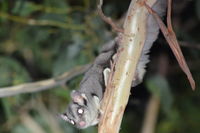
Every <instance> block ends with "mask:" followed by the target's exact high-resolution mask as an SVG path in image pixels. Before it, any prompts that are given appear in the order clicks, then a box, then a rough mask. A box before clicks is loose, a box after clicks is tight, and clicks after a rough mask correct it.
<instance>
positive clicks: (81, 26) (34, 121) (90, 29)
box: [0, 0, 200, 133]
mask: <svg viewBox="0 0 200 133" xmlns="http://www.w3.org/2000/svg"><path fill="white" fill-rule="evenodd" d="M129 3H130V1H129V0H123V1H121V0H106V1H105V3H104V6H103V9H104V12H105V13H106V15H108V16H110V17H112V18H113V20H114V21H115V22H116V23H118V24H119V26H121V25H122V21H121V19H122V17H123V15H124V14H125V12H126V11H127V9H128V5H129ZM96 5H97V1H94V0H0V87H6V86H13V85H18V84H21V83H26V82H34V81H39V80H43V79H47V78H51V77H53V76H57V75H59V74H62V73H63V72H66V71H69V70H71V69H73V68H74V67H75V66H80V65H83V64H88V63H90V62H92V61H93V60H94V58H95V57H96V56H97V54H98V51H99V49H100V47H101V46H102V45H103V44H104V43H105V42H106V41H108V40H110V39H112V38H113V37H114V36H115V35H116V33H115V32H113V31H112V29H111V28H110V26H109V25H108V24H106V23H104V22H103V21H102V20H101V18H100V17H99V16H98V14H97V11H96ZM172 19H173V26H174V30H175V33H176V35H177V38H178V40H179V41H180V44H181V48H182V51H183V54H184V56H185V58H186V61H187V63H188V65H189V67H190V69H191V72H192V74H193V76H194V79H195V81H196V91H192V90H191V87H190V85H189V82H188V80H187V77H186V76H185V75H184V73H183V72H182V71H181V69H180V67H179V66H178V64H177V61H176V60H175V58H174V56H173V54H172V52H171V50H170V49H169V46H168V45H167V43H166V42H165V39H164V38H163V36H162V35H160V36H159V39H158V40H157V41H156V43H155V45H154V46H153V48H152V50H151V63H149V64H148V69H147V75H146V76H145V79H144V82H143V84H141V85H139V86H138V87H136V88H134V89H132V92H131V94H132V95H131V96H130V100H129V104H128V106H127V109H126V112H125V115H124V119H123V123H122V128H121V132H122V133H138V132H140V131H141V128H142V125H143V119H144V114H146V111H147V110H146V105H147V103H148V101H149V99H150V98H151V95H153V96H158V97H159V98H160V100H159V101H160V103H161V104H160V108H159V113H158V116H157V117H158V121H157V124H156V127H155V132H156V133H199V131H200V114H199V112H200V106H199V104H200V97H199V94H200V93H199V92H200V90H199V89H200V88H199V81H200V74H199V73H200V70H199V68H200V61H199V58H200V43H199V42H200V23H199V22H200V1H199V0H174V3H173V18H172ZM81 78H82V75H80V76H78V77H77V78H75V79H73V80H71V81H70V82H68V83H66V86H61V87H57V88H53V89H50V90H46V91H42V92H37V93H31V94H30V93H28V94H20V95H16V96H12V97H7V98H1V99H0V133H64V132H66V133H77V132H79V133H84V132H85V133H86V132H89V133H93V132H94V133H95V132H96V127H92V128H89V129H86V130H77V129H75V128H73V127H72V126H71V125H69V124H67V123H65V122H64V121H62V120H60V119H59V118H57V114H58V113H60V112H63V111H64V110H65V108H66V106H67V104H68V102H69V101H70V97H69V95H70V91H71V90H72V89H77V88H78V86H79V82H80V80H81ZM27 89H28V88H27Z"/></svg>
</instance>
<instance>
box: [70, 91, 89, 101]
mask: <svg viewBox="0 0 200 133" xmlns="http://www.w3.org/2000/svg"><path fill="white" fill-rule="evenodd" d="M71 97H72V100H73V102H75V103H78V104H79V105H84V100H87V97H86V96H85V94H84V93H80V92H78V91H76V90H73V91H72V92H71Z"/></svg>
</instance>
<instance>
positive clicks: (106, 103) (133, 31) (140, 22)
mask: <svg viewBox="0 0 200 133" xmlns="http://www.w3.org/2000/svg"><path fill="white" fill-rule="evenodd" d="M142 2H143V0H132V1H131V4H130V6H129V11H128V13H127V16H126V19H125V23H124V34H122V39H121V41H120V46H121V47H120V48H119V51H118V58H117V62H116V65H115V71H114V72H113V74H112V75H113V77H112V81H111V82H110V83H109V85H108V87H107V88H106V92H105V95H104V99H103V102H102V112H103V116H102V119H101V121H100V124H99V133H118V132H119V129H120V125H121V121H122V116H123V113H124V110H125V107H126V105H127V102H128V98H129V95H130V88H131V83H132V80H133V77H134V73H135V70H136V66H137V63H138V60H139V58H140V55H141V51H142V48H143V46H144V42H145V39H146V34H145V33H146V22H147V21H146V20H147V14H148V12H147V10H146V8H145V7H144V6H143V4H142ZM146 2H147V3H148V5H150V6H152V5H153V4H154V3H155V0H146Z"/></svg>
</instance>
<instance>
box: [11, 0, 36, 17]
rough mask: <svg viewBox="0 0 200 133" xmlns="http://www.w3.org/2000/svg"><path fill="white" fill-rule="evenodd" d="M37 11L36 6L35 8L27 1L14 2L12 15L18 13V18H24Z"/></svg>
mask: <svg viewBox="0 0 200 133" xmlns="http://www.w3.org/2000/svg"><path fill="white" fill-rule="evenodd" d="M37 10H38V6H36V5H35V4H34V3H32V2H27V1H25V2H24V1H20V0H19V1H16V3H15V7H14V8H13V9H12V12H13V13H15V14H16V13H18V12H19V15H20V16H23V17H26V16H29V15H30V14H32V13H33V12H35V11H37Z"/></svg>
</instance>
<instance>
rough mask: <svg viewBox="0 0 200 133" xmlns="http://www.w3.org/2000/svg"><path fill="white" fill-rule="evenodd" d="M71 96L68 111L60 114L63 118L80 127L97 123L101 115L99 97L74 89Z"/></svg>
mask: <svg viewBox="0 0 200 133" xmlns="http://www.w3.org/2000/svg"><path fill="white" fill-rule="evenodd" d="M71 98H72V101H71V103H70V104H69V105H68V107H67V110H66V112H64V113H63V114H61V115H60V116H61V118H62V119H63V120H65V121H67V122H69V123H71V124H72V125H74V126H76V127H77V128H80V129H83V128H87V127H89V126H92V125H96V124H97V123H98V121H99V117H100V112H99V105H100V101H99V98H98V97H97V96H95V95H91V96H88V95H86V94H84V93H81V92H79V91H72V93H71Z"/></svg>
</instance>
